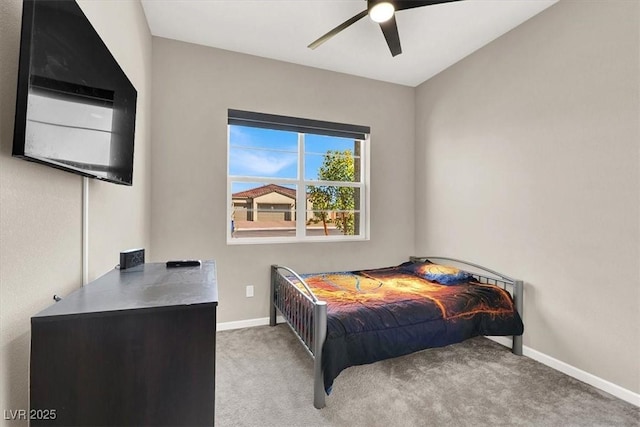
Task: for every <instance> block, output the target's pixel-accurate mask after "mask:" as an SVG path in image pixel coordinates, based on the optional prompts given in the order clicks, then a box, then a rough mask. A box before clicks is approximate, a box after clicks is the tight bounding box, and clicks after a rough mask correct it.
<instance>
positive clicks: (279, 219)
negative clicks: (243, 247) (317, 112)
mask: <svg viewBox="0 0 640 427" xmlns="http://www.w3.org/2000/svg"><path fill="white" fill-rule="evenodd" d="M228 123H229V126H228V142H227V144H228V145H227V148H228V149H227V153H228V162H227V166H228V169H227V206H228V210H229V217H228V218H229V221H228V224H227V242H229V243H277V242H297V241H341V240H366V239H368V236H369V232H368V230H369V224H368V210H367V207H368V195H369V193H368V191H369V188H368V181H369V178H368V176H369V174H368V162H367V159H368V144H369V128H368V127H364V126H356V125H346V124H342V123H330V122H321V121H317V120H308V119H298V118H293V117H285V116H276V115H272V114H262V113H252V112H247V111H240V110H229V120H228Z"/></svg>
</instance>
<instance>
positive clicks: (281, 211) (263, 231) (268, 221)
mask: <svg viewBox="0 0 640 427" xmlns="http://www.w3.org/2000/svg"><path fill="white" fill-rule="evenodd" d="M296 191H297V189H296V186H295V185H278V184H264V183H247V182H233V183H232V184H231V192H232V195H231V199H232V204H233V213H232V217H231V220H232V233H231V235H232V237H233V238H243V237H295V234H296V212H295V206H296Z"/></svg>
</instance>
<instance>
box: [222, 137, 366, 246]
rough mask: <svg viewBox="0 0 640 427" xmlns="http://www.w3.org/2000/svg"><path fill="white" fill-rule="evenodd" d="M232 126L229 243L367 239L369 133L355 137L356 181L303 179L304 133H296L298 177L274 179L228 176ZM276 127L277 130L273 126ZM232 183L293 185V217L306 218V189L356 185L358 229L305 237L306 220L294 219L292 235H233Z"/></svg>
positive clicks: (250, 243) (228, 140) (227, 231)
mask: <svg viewBox="0 0 640 427" xmlns="http://www.w3.org/2000/svg"><path fill="white" fill-rule="evenodd" d="M231 126H232V125H227V198H226V200H227V218H228V221H227V225H226V236H227V244H229V245H256V244H273V243H307V242H332V243H335V242H353V241H367V240H369V239H370V237H369V235H370V202H369V200H370V181H371V175H370V168H369V164H370V161H369V158H370V136H369V135H368V134H367V135H365V138H364V139H357V138H354V140H358V141H360V174H361V176H360V180H359V182H344V181H319V180H306V179H305V174H304V172H305V169H304V167H305V165H304V160H305V144H304V138H305V135H306V134H305V133H301V132H298V152H297V155H298V176H297V178H274V177H255V176H238V175H230V173H229V170H230V153H231V145H230V142H231V140H230V137H231ZM275 130H278V129H275ZM234 182H252V183H264V184H265V185H266V184H277V185H295V186H296V210H295V213H296V218H303V219H306V217H307V209H306V208H307V200H306V194H307V193H306V188H307V186H310V185H328V186H339V187H355V188H359V189H360V207H359V209H358V207H356V210H359V214H360V215H359V219H360V224H359V230H360V234H358V235H331V236H307V235H306V220H302V221H300V220H296V233H295V236H293V237H285V236H271V237H241V238H237V237H232V234H231V218H232V214H233V197H232V184H233V183H234Z"/></svg>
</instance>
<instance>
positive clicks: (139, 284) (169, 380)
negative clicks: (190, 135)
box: [30, 261, 218, 426]
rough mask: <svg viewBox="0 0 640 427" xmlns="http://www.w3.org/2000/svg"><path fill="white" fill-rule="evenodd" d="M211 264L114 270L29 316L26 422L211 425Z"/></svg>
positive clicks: (213, 292) (213, 283) (213, 312)
mask: <svg viewBox="0 0 640 427" xmlns="http://www.w3.org/2000/svg"><path fill="white" fill-rule="evenodd" d="M217 305H218V289H217V283H216V266H215V262H214V261H205V262H203V263H202V266H201V267H179V268H166V266H165V264H164V263H151V264H143V265H139V266H137V267H133V268H130V269H127V270H113V271H110V272H109V273H107V274H105V275H104V276H102V277H100V278H99V279H97V280H95V281H93V282H91V283H89V284H87V285H86V286H84V287H83V288H81V289H79V290H77V291H75V292H73V293H72V294H70V295H68V296H67V297H65V298H64V299H63V300H61V301H59V302H57V303H55V304H53V305H52V306H51V307H49V308H47V309H46V310H44V311H42V312H40V313H38V314H37V315H35V316H33V317H32V318H31V366H30V385H31V388H30V409H31V410H30V415H31V425H32V426H40V425H46V426H103V425H112V426H152V425H153V426H156V425H157V426H159V425H165V426H205V425H206V426H213V420H214V403H215V347H216V307H217Z"/></svg>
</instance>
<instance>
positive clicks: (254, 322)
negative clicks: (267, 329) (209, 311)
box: [216, 316, 285, 331]
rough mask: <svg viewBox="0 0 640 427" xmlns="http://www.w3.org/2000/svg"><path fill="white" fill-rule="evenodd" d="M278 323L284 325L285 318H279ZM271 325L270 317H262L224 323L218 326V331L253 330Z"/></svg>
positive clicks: (277, 318)
mask: <svg viewBox="0 0 640 427" xmlns="http://www.w3.org/2000/svg"><path fill="white" fill-rule="evenodd" d="M276 320H277V322H278V323H284V321H285V320H284V317H282V316H277V317H276ZM268 324H269V318H268V317H261V318H259V319H248V320H237V321H235V322H222V323H218V324H217V325H216V328H217V330H218V331H228V330H230V329H242V328H253V327H254V326H266V325H268Z"/></svg>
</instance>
